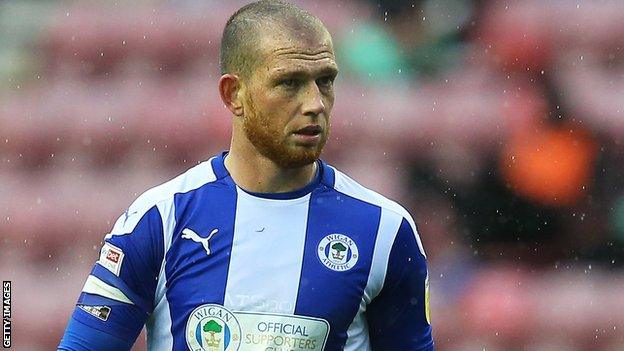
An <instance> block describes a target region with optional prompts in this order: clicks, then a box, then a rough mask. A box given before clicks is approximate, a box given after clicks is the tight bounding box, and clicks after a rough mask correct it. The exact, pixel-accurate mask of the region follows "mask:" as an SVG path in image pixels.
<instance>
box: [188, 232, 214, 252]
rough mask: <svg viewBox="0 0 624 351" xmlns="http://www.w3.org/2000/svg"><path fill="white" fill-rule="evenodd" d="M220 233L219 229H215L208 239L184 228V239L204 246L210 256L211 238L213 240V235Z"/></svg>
mask: <svg viewBox="0 0 624 351" xmlns="http://www.w3.org/2000/svg"><path fill="white" fill-rule="evenodd" d="M218 231H219V229H213V230H212V231H211V232H210V234H208V237H207V238H202V237H201V236H199V234H197V233H195V232H194V231H192V230H190V229H188V228H184V230H182V239H189V240H193V241H194V242H196V243H200V244H202V246H203V247H204V249H205V250H206V255H208V256H210V242H209V241H210V238H212V236H213V235H215V234H217V232H218Z"/></svg>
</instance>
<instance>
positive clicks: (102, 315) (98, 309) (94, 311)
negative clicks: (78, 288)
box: [77, 305, 111, 322]
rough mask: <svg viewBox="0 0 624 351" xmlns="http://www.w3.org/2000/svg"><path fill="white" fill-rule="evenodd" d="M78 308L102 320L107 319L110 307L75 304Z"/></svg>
mask: <svg viewBox="0 0 624 351" xmlns="http://www.w3.org/2000/svg"><path fill="white" fill-rule="evenodd" d="M77 306H78V308H80V309H81V310H83V311H85V312H87V313H88V314H90V315H92V316H94V317H96V318H97V319H100V320H102V321H104V322H106V321H107V320H108V316H109V315H110V311H111V308H110V307H108V306H88V305H77Z"/></svg>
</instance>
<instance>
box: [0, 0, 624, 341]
mask: <svg viewBox="0 0 624 351" xmlns="http://www.w3.org/2000/svg"><path fill="white" fill-rule="evenodd" d="M299 3H301V4H302V5H303V6H304V7H305V8H307V9H309V10H310V11H311V12H313V13H315V14H316V15H318V16H319V17H320V18H321V19H322V20H324V21H325V23H326V24H327V26H328V27H329V28H330V30H331V31H332V33H333V34H334V40H335V43H336V47H337V52H338V55H339V56H338V62H339V64H340V65H341V69H342V72H341V76H340V78H339V83H338V86H337V88H336V89H337V94H336V95H337V100H336V106H335V109H334V113H333V134H332V137H331V141H330V143H329V144H328V148H327V151H326V153H325V157H324V159H326V160H327V161H329V162H331V163H333V164H334V165H336V166H337V167H339V168H341V169H343V170H345V171H347V172H348V173H350V174H351V175H352V176H353V177H354V178H355V179H357V180H359V181H361V182H362V183H363V184H365V185H367V186H369V187H370V188H372V189H375V190H378V191H380V192H382V193H384V194H387V195H389V196H390V197H391V198H394V199H396V200H398V201H400V202H402V203H403V204H406V205H407V207H408V208H409V209H410V210H411V212H412V213H413V214H414V216H415V218H416V220H417V223H418V224H419V228H420V232H421V236H422V239H423V241H424V244H425V247H426V249H427V253H428V258H429V264H430V277H431V286H432V288H431V289H432V299H431V301H432V311H433V313H432V319H433V322H432V323H433V326H434V333H435V340H436V342H437V346H438V350H440V351H446V350H458V351H464V350H466V351H467V350H487V351H496V350H505V351H508V350H511V351H515V350H530V351H585V350H605V351H616V350H620V351H621V350H624V271H623V267H624V265H623V263H624V144H623V143H624V139H623V137H624V49H623V45H624V1H620V0H612V1H607V0H605V1H582V0H555V1H539V0H526V1H485V0H481V1H477V0H474V1H470V0H422V1H373V0H370V1H365V0H360V1H356V0H350V1H342V0H341V1H332V0H307V1H299ZM241 4H242V2H241V1H203V0H178V1H154V0H152V1H149V0H141V1H116V2H112V1H109V2H100V1H32V0H31V1H2V2H0V44H1V45H0V214H1V216H0V236H1V240H0V252H1V253H0V275H1V278H2V279H3V280H12V281H13V314H14V316H13V317H14V318H13V328H14V334H13V343H14V349H16V350H50V349H54V348H55V346H56V345H57V344H58V341H59V339H60V337H61V335H62V332H63V329H64V326H65V324H66V321H67V319H68V318H69V315H70V313H71V311H72V309H73V304H74V302H75V300H76V298H77V297H78V294H79V291H80V288H81V286H82V284H83V283H84V280H85V278H86V276H87V274H88V272H89V271H90V269H91V267H92V265H93V263H94V261H95V259H96V257H97V254H98V250H99V247H100V240H101V239H102V238H103V236H104V234H106V233H107V231H108V230H109V228H110V227H111V226H112V223H113V221H114V220H115V219H116V218H117V217H118V216H119V215H120V214H121V213H122V212H123V211H124V209H125V207H126V206H128V205H129V204H130V202H131V201H132V200H133V199H134V198H135V197H136V196H137V195H138V194H140V193H142V192H143V191H144V190H146V189H147V188H149V187H151V186H154V185H156V184H159V183H161V182H163V181H165V180H168V179H170V178H171V177H173V176H175V175H177V174H178V173H180V172H182V171H183V170H185V169H187V168H188V167H190V166H192V165H194V164H196V163H197V162H199V161H201V160H204V159H206V158H208V157H210V156H211V155H213V154H215V153H217V152H219V151H221V150H223V149H225V148H226V147H227V145H228V143H229V132H230V129H229V128H230V127H229V124H230V121H229V119H230V117H229V115H228V113H227V111H226V109H225V108H224V107H223V106H222V104H221V103H220V100H219V98H218V95H217V90H216V87H217V86H216V82H217V79H218V77H219V74H218V43H219V39H220V35H221V30H222V27H223V25H224V23H225V21H226V19H227V18H228V16H229V15H230V14H231V13H233V11H234V10H235V9H236V8H238V7H239V6H240V5H241ZM140 339H141V340H140V341H139V343H138V345H137V346H136V347H135V350H144V349H145V343H144V341H143V340H142V339H143V337H140Z"/></svg>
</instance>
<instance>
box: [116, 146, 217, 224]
mask: <svg viewBox="0 0 624 351" xmlns="http://www.w3.org/2000/svg"><path fill="white" fill-rule="evenodd" d="M213 159H214V158H211V159H210V160H207V161H204V162H201V163H200V164H198V165H196V166H194V167H192V168H190V169H188V170H187V171H186V172H184V173H182V174H180V175H178V176H177V177H175V178H173V179H171V180H169V181H167V182H165V183H163V184H160V185H158V186H155V187H153V188H151V189H149V190H147V191H145V192H144V193H143V194H141V195H140V196H139V197H137V199H136V200H134V202H132V204H131V205H130V206H129V207H128V209H127V210H126V212H125V213H124V214H123V215H122V216H121V217H120V218H119V219H118V220H117V222H116V223H115V225H114V227H113V230H112V231H111V234H123V233H128V232H130V231H132V230H133V229H134V227H135V226H136V225H137V223H138V222H139V221H140V220H141V219H142V218H143V217H144V216H145V214H146V213H148V212H149V211H150V210H151V209H153V208H154V207H158V210H159V212H161V215H162V212H163V211H165V210H166V209H171V208H172V204H173V199H174V196H175V195H176V194H180V193H187V192H191V191H193V190H196V189H198V188H200V187H202V186H204V185H206V184H208V183H212V182H214V181H216V180H217V176H216V175H215V172H214V170H213V167H212V160H213Z"/></svg>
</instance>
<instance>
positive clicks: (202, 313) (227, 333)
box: [185, 304, 241, 351]
mask: <svg viewBox="0 0 624 351" xmlns="http://www.w3.org/2000/svg"><path fill="white" fill-rule="evenodd" d="M185 335H186V344H187V345H188V347H189V349H190V350H192V351H236V350H238V349H239V347H240V339H241V328H240V324H239V322H238V320H237V319H236V316H235V315H234V314H233V313H232V312H230V311H228V310H227V309H225V308H224V307H223V306H219V305H213V304H207V305H201V306H199V307H197V308H196V309H194V310H193V312H191V315H190V316H189V319H188V321H187V323H186V332H185Z"/></svg>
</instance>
